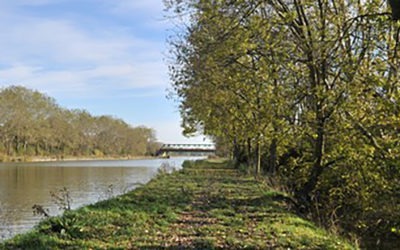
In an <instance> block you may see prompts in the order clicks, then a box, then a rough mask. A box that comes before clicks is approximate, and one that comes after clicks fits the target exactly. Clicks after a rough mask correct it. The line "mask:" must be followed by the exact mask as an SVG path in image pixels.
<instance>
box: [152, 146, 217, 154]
mask: <svg viewBox="0 0 400 250" xmlns="http://www.w3.org/2000/svg"><path fill="white" fill-rule="evenodd" d="M215 151H216V150H215V145H214V144H164V145H162V147H161V148H160V149H159V150H158V155H161V154H164V153H166V154H171V153H173V154H178V155H179V154H191V155H199V154H200V155H212V154H215Z"/></svg>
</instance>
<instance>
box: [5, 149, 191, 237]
mask: <svg viewBox="0 0 400 250" xmlns="http://www.w3.org/2000/svg"><path fill="white" fill-rule="evenodd" d="M187 159H189V160H194V159H198V158H196V157H191V158H187V157H186V158H171V159H148V160H107V161H61V162H40V163H1V164H0V241H1V240H4V239H7V238H10V237H13V236H15V235H16V234H19V233H23V232H26V231H28V230H30V229H32V228H33V227H34V226H35V225H36V224H37V223H38V222H39V221H40V220H41V219H42V218H43V217H41V216H38V215H34V214H33V209H32V206H33V205H40V206H42V207H43V208H45V209H48V213H49V214H50V215H52V216H54V215H59V214H60V213H62V210H60V209H59V208H58V207H59V202H57V201H56V199H55V198H54V196H52V195H51V192H53V193H56V194H61V192H60V190H62V189H64V188H66V189H67V190H68V193H69V195H70V198H71V208H72V209H76V208H78V207H81V206H83V205H88V204H91V203H95V202H97V201H100V200H104V199H108V198H111V197H113V196H116V195H119V194H122V193H125V192H127V191H129V190H132V189H134V188H135V187H136V186H137V185H140V184H144V183H146V182H148V181H149V180H151V178H153V177H154V176H155V175H156V174H157V171H158V168H159V167H160V166H161V165H165V164H166V165H168V166H170V167H174V168H177V169H179V168H180V167H181V165H182V163H183V161H184V160H187Z"/></svg>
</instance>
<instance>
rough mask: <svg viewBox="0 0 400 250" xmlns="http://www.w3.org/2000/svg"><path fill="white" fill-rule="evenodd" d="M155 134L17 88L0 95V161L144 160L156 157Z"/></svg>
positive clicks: (32, 91) (2, 92) (150, 130)
mask: <svg viewBox="0 0 400 250" xmlns="http://www.w3.org/2000/svg"><path fill="white" fill-rule="evenodd" d="M158 147H159V145H158V143H157V140H156V137H155V132H154V130H153V129H151V128H147V127H143V126H140V127H132V126H130V125H129V124H127V123H126V122H124V121H123V120H121V119H117V118H114V117H111V116H105V115H104V116H93V115H91V114H90V113H89V112H87V111H85V110H68V109H65V108H62V107H60V106H59V105H58V104H57V103H56V101H55V100H54V99H53V98H51V97H49V96H47V95H45V94H42V93H40V92H38V91H35V90H31V89H27V88H25V87H21V86H11V87H7V88H2V89H1V90H0V160H7V159H12V158H16V157H29V156H39V157H44V156H46V157H58V158H63V157H65V156H79V157H81V156H96V157H103V156H144V155H151V154H154V153H155V152H156V150H157V149H158Z"/></svg>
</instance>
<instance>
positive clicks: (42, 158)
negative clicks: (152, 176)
mask: <svg viewBox="0 0 400 250" xmlns="http://www.w3.org/2000/svg"><path fill="white" fill-rule="evenodd" d="M156 158H157V157H155V156H104V157H96V156H65V157H56V156H20V157H9V158H8V159H2V161H0V162H3V163H10V162H55V161H110V160H147V159H156Z"/></svg>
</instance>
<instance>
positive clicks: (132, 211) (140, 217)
mask: <svg viewBox="0 0 400 250" xmlns="http://www.w3.org/2000/svg"><path fill="white" fill-rule="evenodd" d="M186 165H190V166H186V167H185V168H184V169H183V170H182V171H179V172H175V173H173V174H169V175H166V174H162V175H159V176H158V177H157V178H156V179H154V180H152V181H151V182H150V183H148V184H147V185H145V186H142V187H139V188H138V189H136V190H134V191H132V192H130V193H128V194H125V195H122V196H119V197H116V198H113V199H111V200H107V201H102V202H99V203H97V204H94V205H91V206H87V207H83V208H81V209H79V210H77V211H69V212H66V213H65V214H64V215H63V216H61V217H54V218H50V219H48V220H45V221H43V222H42V223H41V224H40V225H39V226H38V227H37V228H36V229H35V230H33V231H31V232H30V233H27V234H23V235H19V236H17V237H15V238H14V239H11V240H9V241H7V242H5V243H3V245H1V244H0V249H221V248H227V249H241V248H247V249H355V248H354V247H352V246H351V245H350V244H349V243H347V242H346V241H345V240H343V239H341V238H340V237H337V236H335V235H332V234H329V233H328V232H326V231H324V230H323V229H320V228H318V227H316V226H315V225H314V224H313V223H311V222H308V221H306V220H303V219H301V218H299V217H298V216H296V215H295V214H294V213H291V212H290V209H289V206H288V204H287V203H285V201H284V200H285V199H282V197H283V195H282V194H281V193H279V192H276V191H274V190H272V189H271V188H269V187H268V186H266V185H265V184H263V183H261V182H257V181H255V180H254V178H253V177H249V176H245V175H242V174H240V173H238V172H237V171H236V170H233V169H231V168H229V167H227V166H226V165H225V164H222V163H207V162H196V163H192V164H186Z"/></svg>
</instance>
